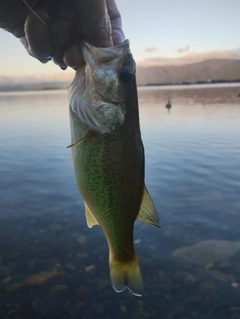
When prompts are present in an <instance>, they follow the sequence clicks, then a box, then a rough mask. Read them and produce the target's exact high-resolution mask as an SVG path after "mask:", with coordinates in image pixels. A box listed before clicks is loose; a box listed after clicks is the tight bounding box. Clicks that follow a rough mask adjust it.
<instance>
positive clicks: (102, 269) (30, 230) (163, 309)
mask: <svg viewBox="0 0 240 319" xmlns="http://www.w3.org/2000/svg"><path fill="white" fill-rule="evenodd" d="M239 93H240V86H232V85H225V86H217V85H216V86H212V85H211V86H210V85H209V86H189V87H183V86H182V87H150V88H149V87H141V88H139V109H140V119H141V131H142V139H143V142H144V145H145V155H146V184H147V187H148V189H149V192H150V194H151V196H152V198H153V201H154V202H155V205H156V208H157V210H158V213H159V217H160V221H161V225H162V228H161V229H158V228H156V227H154V226H151V225H148V224H145V223H142V222H139V221H137V222H136V223H135V233H134V235H135V247H136V251H137V254H138V257H139V260H140V265H141V270H142V276H143V281H144V294H143V297H141V298H138V297H135V296H133V295H131V294H130V293H129V292H128V291H124V292H123V293H120V294H117V293H115V292H114V291H113V289H112V287H111V283H110V279H109V268H108V248H107V244H106V240H105V237H104V235H103V232H102V230H101V228H100V227H93V228H92V229H88V228H87V225H86V222H85V216H84V208H83V200H82V198H81V196H80V194H79V193H78V190H77V187H76V182H75V178H74V174H73V171H72V167H71V154H70V150H69V149H67V148H66V146H67V145H69V144H70V133H69V131H70V129H69V117H68V101H67V91H48V92H15V93H12V92H11V93H0V318H19V319H32V318H34V319H35V318H37V319H38V318H49V319H50V318H51V319H53V318H58V319H63V318H64V319H65V318H66V319H75V318H76V319H77V318H81V319H88V318H89V319H90V318H91V319H92V318H104V319H108V318H109V319H110V318H111V319H112V318H116V319H118V318H126V319H132V318H133V319H144V318H162V319H165V318H166V319H172V318H173V319H175V318H179V319H180V318H181V319H188V318H197V319H198V318H204V319H205V318H211V319H213V318H216V319H219V318H220V319H228V318H230V319H236V318H240V230H239V229H240V97H238V95H239ZM168 97H170V98H171V102H172V108H171V109H170V111H168V110H167V109H166V107H165V104H166V102H167V99H168ZM199 243H200V244H199ZM192 245H196V246H194V247H193V248H192V247H190V248H189V247H188V246H192ZM181 247H182V249H180V250H179V248H181Z"/></svg>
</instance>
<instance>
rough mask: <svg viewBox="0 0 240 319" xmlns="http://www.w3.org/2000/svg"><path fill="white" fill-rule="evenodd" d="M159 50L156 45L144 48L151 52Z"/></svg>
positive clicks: (145, 50)
mask: <svg viewBox="0 0 240 319" xmlns="http://www.w3.org/2000/svg"><path fill="white" fill-rule="evenodd" d="M157 50H158V48H156V47H146V48H145V49H144V52H147V53H151V52H155V51H157Z"/></svg>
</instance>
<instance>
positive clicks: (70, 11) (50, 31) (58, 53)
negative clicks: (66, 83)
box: [0, 0, 124, 69]
mask: <svg viewBox="0 0 240 319" xmlns="http://www.w3.org/2000/svg"><path fill="white" fill-rule="evenodd" d="M26 3H27V4H26ZM29 7H30V8H31V9H32V10H33V11H34V12H32V11H31V10H30V8H29ZM0 27H1V28H3V29H5V30H7V31H9V32H11V33H13V34H14V35H15V36H16V37H18V38H20V40H21V42H22V43H23V45H24V46H25V48H26V50H27V51H28V53H29V54H30V55H31V56H33V57H35V58H37V59H38V60H40V61H41V62H43V63H46V62H48V61H49V60H53V62H54V63H56V64H57V65H59V66H60V67H61V68H62V69H66V68H67V66H70V67H72V68H74V69H77V68H78V67H80V66H81V65H83V58H82V55H81V51H80V49H79V38H80V37H84V38H85V39H86V40H88V41H89V42H90V43H92V44H93V45H95V46H100V47H107V46H112V45H117V44H120V43H122V42H123V40H124V34H123V31H122V28H121V17H120V13H119V11H118V9H117V6H116V3H115V0H71V1H69V0H25V1H20V0H1V1H0Z"/></svg>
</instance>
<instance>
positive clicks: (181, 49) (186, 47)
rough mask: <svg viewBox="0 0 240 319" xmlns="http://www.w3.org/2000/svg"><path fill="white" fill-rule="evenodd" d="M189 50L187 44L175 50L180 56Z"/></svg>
mask: <svg viewBox="0 0 240 319" xmlns="http://www.w3.org/2000/svg"><path fill="white" fill-rule="evenodd" d="M189 50H190V45H189V44H187V45H186V46H185V47H184V48H179V49H177V53H179V54H181V53H186V52H188V51H189Z"/></svg>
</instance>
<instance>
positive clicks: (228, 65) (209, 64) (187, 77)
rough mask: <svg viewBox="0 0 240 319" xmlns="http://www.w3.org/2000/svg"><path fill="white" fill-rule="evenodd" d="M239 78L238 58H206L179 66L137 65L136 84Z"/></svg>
mask: <svg viewBox="0 0 240 319" xmlns="http://www.w3.org/2000/svg"><path fill="white" fill-rule="evenodd" d="M223 80H225V81H234V80H240V60H227V59H226V60H225V59H223V60H217V59H215V60H206V61H202V62H198V63H192V64H185V65H181V66H179V65H178V66H173V65H169V66H151V67H137V83H138V85H154V84H155V85H156V84H182V83H199V82H211V81H212V82H213V81H223Z"/></svg>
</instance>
